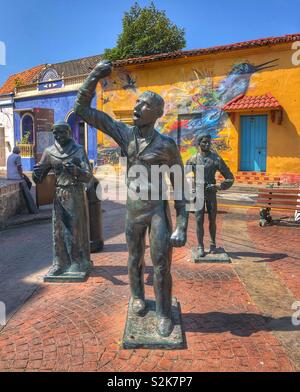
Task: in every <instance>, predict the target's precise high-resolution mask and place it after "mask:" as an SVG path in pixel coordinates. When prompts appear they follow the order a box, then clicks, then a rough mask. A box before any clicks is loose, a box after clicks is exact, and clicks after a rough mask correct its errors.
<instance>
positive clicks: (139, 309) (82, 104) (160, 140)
mask: <svg viewBox="0 0 300 392" xmlns="http://www.w3.org/2000/svg"><path fill="white" fill-rule="evenodd" d="M111 70H112V65H111V63H110V62H108V61H102V62H100V63H99V64H98V65H97V66H96V67H95V68H94V70H93V71H92V72H91V73H90V75H89V76H88V77H87V79H86V80H85V82H84V83H83V85H82V87H81V88H80V89H79V92H78V96H77V100H76V104H75V111H76V113H77V114H78V115H80V116H81V117H82V118H83V119H84V120H85V121H86V122H87V123H89V124H90V125H92V126H93V127H95V128H97V129H101V130H102V131H103V132H104V133H106V134H107V135H109V136H111V137H112V138H113V139H114V140H115V141H116V142H117V143H118V145H119V146H120V147H121V150H122V154H123V155H124V156H125V157H127V161H128V166H127V171H129V169H130V168H131V167H132V166H134V165H137V166H138V165H140V166H142V167H143V168H144V169H145V170H146V171H147V173H148V175H149V176H148V179H149V180H148V182H147V183H146V184H145V187H146V188H147V187H148V189H150V188H151V185H152V184H151V166H152V165H167V166H168V167H171V166H173V165H179V166H180V168H181V170H182V173H183V171H184V169H183V164H182V160H181V157H180V153H179V150H178V148H177V145H176V143H175V142H174V140H173V139H171V138H170V137H168V136H165V135H162V134H160V133H159V132H157V131H156V130H155V128H154V125H155V122H156V120H157V119H158V118H159V117H161V116H162V114H163V108H164V101H163V98H162V97H161V96H160V95H158V94H156V93H153V92H151V91H146V92H144V93H143V94H142V95H141V96H140V97H139V98H138V100H137V102H136V105H135V107H134V111H133V123H134V125H133V126H129V125H126V124H124V123H122V122H119V121H115V120H114V119H112V118H111V117H110V116H108V115H107V114H106V113H104V112H102V111H98V110H96V109H92V108H91V107H90V104H91V101H92V98H93V96H94V93H95V89H96V86H97V83H98V81H99V79H101V78H104V77H106V76H108V75H109V74H110V73H111ZM171 181H172V179H171ZM127 188H128V190H127V209H126V241H127V245H128V251H129V258H128V273H129V281H130V288H131V302H130V303H131V309H132V311H133V312H134V314H136V315H140V316H143V315H144V314H145V292H144V253H145V236H146V232H147V230H149V236H150V253H151V259H152V263H153V266H154V291H155V297H156V316H157V322H156V323H157V324H156V326H157V331H158V333H159V335H160V336H169V335H170V334H171V332H172V330H173V322H172V317H171V314H172V313H171V307H172V296H171V294H172V277H171V272H170V267H171V258H172V246H177V247H180V246H184V245H185V243H186V230H187V219H188V214H187V212H186V208H185V207H186V206H185V200H184V199H183V198H182V200H176V201H175V209H176V212H177V214H176V216H177V219H176V228H175V231H174V232H173V234H172V233H171V221H170V218H169V212H168V202H167V201H166V200H163V198H162V197H159V198H158V199H159V200H151V198H148V200H142V199H140V198H138V200H137V199H136V198H134V197H132V192H131V191H134V188H135V181H134V178H130V176H128V178H127Z"/></svg>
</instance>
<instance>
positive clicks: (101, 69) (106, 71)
mask: <svg viewBox="0 0 300 392" xmlns="http://www.w3.org/2000/svg"><path fill="white" fill-rule="evenodd" d="M111 70H112V63H111V62H110V61H108V60H101V61H100V62H99V63H98V64H97V65H96V67H95V68H94V69H93V74H94V75H95V76H96V77H97V79H102V78H105V77H106V76H108V75H110V74H111Z"/></svg>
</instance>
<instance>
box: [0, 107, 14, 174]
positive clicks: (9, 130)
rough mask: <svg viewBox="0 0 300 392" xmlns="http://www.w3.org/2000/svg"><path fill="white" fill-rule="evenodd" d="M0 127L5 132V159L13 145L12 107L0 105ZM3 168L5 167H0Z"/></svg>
mask: <svg viewBox="0 0 300 392" xmlns="http://www.w3.org/2000/svg"><path fill="white" fill-rule="evenodd" d="M0 127H4V134H5V155H6V159H7V157H8V155H9V154H10V153H11V151H12V149H13V147H14V143H15V141H14V114H13V108H12V107H9V108H7V107H4V108H3V107H1V106H0ZM7 142H9V144H10V146H11V151H10V150H9V148H8V145H7ZM0 168H2V169H4V168H5V167H0Z"/></svg>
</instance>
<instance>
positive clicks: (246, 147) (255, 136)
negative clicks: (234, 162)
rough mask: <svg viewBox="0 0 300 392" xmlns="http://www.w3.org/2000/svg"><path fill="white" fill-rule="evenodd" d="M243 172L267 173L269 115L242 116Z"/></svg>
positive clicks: (241, 165)
mask: <svg viewBox="0 0 300 392" xmlns="http://www.w3.org/2000/svg"><path fill="white" fill-rule="evenodd" d="M240 124H241V127H240V129H241V144H240V146H241V153H240V170H241V171H258V172H259V171H262V172H264V171H266V159H267V125H268V116H267V115H256V116H241V120H240Z"/></svg>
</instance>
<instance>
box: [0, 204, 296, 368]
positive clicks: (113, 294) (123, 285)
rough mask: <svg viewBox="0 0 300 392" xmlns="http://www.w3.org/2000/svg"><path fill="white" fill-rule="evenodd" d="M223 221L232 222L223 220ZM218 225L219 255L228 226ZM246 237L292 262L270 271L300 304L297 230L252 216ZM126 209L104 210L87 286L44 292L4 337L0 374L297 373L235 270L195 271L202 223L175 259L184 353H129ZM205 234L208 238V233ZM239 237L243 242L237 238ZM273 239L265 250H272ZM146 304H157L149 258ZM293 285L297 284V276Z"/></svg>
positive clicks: (49, 287)
mask: <svg viewBox="0 0 300 392" xmlns="http://www.w3.org/2000/svg"><path fill="white" fill-rule="evenodd" d="M225 212H227V213H230V211H228V210H226V211H225ZM224 216H225V215H224V214H222V213H220V214H219V215H218V223H219V226H218V236H219V238H218V239H219V242H218V244H219V245H222V220H223V218H224ZM245 216H247V217H248V218H247V219H248V221H247V230H248V235H249V236H250V238H251V240H252V241H253V244H254V243H257V251H258V252H261V253H263V254H264V253H282V254H287V256H285V257H284V258H283V259H281V260H277V261H273V262H270V263H269V264H268V266H269V267H270V268H272V269H273V270H274V271H275V272H276V274H278V277H279V278H280V279H282V281H283V282H284V283H285V284H286V285H287V286H288V287H289V288H290V290H291V291H292V292H293V293H294V295H295V296H296V297H298V298H299V299H300V295H299V294H300V289H299V285H297V284H296V283H297V281H298V282H299V277H300V269H299V268H300V260H299V256H298V255H299V252H298V250H299V242H298V237H299V230H298V228H285V227H268V228H264V229H262V228H260V227H259V226H258V224H257V222H258V219H257V210H252V211H249V214H248V215H245ZM123 228H124V208H123V206H119V207H118V209H113V208H107V212H106V213H105V234H106V237H107V238H108V239H107V240H106V242H105V251H104V252H102V253H98V254H94V255H93V256H92V259H93V262H94V270H93V272H92V274H91V276H90V278H89V279H88V281H87V282H86V283H81V284H74V283H73V284H53V283H52V284H51V283H44V284H42V287H41V288H39V289H38V291H37V292H36V293H35V294H34V295H33V296H32V297H31V299H30V300H28V301H27V302H26V303H25V305H23V307H22V308H21V309H20V310H19V311H18V312H17V313H16V314H15V315H14V316H13V318H12V319H10V321H9V323H8V324H7V326H6V327H5V328H4V329H3V330H2V331H1V333H0V369H1V370H5V371H7V370H17V371H25V370H28V371H32V370H39V371H126V372H132V371H177V372H178V371H224V372H225V371H252V372H253V371H276V372H278V371H294V370H299V369H296V368H295V365H293V364H292V362H291V361H290V359H289V357H288V355H287V353H286V351H285V348H284V347H283V345H282V344H281V342H280V341H279V340H278V339H277V338H276V336H275V335H274V334H272V332H271V331H269V330H268V328H267V325H266V319H265V317H264V316H263V315H262V314H260V312H259V310H258V308H257V306H256V304H255V303H254V302H253V300H252V298H251V296H250V295H249V293H248V292H247V291H246V288H245V286H244V285H243V283H242V282H241V280H240V279H239V277H238V275H237V273H236V272H235V269H234V263H232V264H193V263H191V262H190V261H188V260H190V259H191V252H190V247H191V246H192V245H195V220H194V216H191V219H190V225H189V241H188V244H187V246H186V247H184V248H180V249H174V257H173V265H172V276H173V282H174V284H173V294H174V295H175V296H176V297H177V299H178V300H179V302H180V305H181V310H182V322H183V328H184V331H185V334H186V342H187V347H186V348H185V349H183V350H172V351H168V350H148V349H138V350H123V349H122V348H121V340H122V336H123V332H124V326H125V319H126V313H127V303H128V299H129V286H128V276H127V269H126V262H127V251H126V246H125V237H124V233H123ZM206 232H207V230H206ZM240 235H241V237H242V236H243V233H240ZM266 235H267V236H268V242H266ZM146 264H147V268H146V273H145V282H146V295H147V296H148V297H151V298H153V295H154V294H153V287H152V272H153V271H152V266H151V262H150V258H149V249H147V251H146ZM293 275H295V277H294V276H293Z"/></svg>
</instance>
